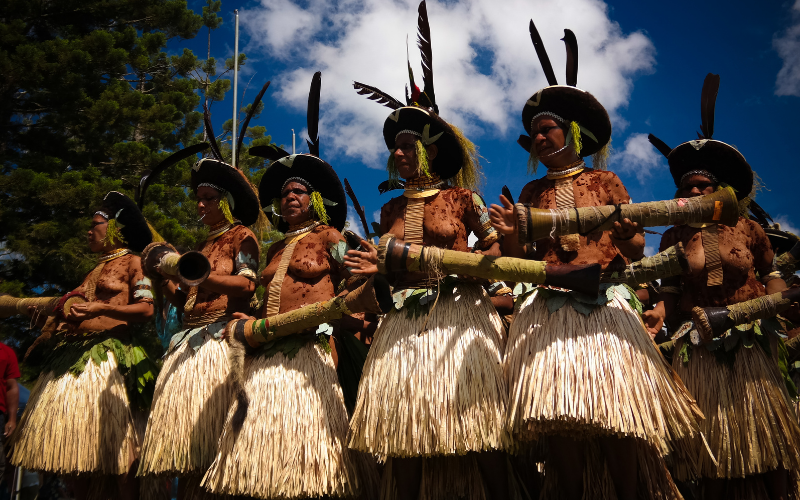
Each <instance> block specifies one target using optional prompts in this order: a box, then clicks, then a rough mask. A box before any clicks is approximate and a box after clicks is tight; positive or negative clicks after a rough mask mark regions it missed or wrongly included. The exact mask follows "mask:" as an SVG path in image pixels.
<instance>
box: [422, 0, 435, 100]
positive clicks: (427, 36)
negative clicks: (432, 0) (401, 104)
mask: <svg viewBox="0 0 800 500" xmlns="http://www.w3.org/2000/svg"><path fill="white" fill-rule="evenodd" d="M417 12H418V13H419V16H418V17H417V46H418V47H419V53H420V55H421V56H422V83H423V84H424V86H423V89H422V93H423V94H425V97H427V98H428V101H429V102H427V103H420V104H428V105H429V106H430V107H431V108H433V111H434V112H435V113H436V114H437V115H438V114H439V106H437V105H436V94H435V92H434V90H433V48H432V47H431V25H430V24H429V23H428V7H427V5H426V4H425V0H422V1H421V2H420V3H419V9H418V10H417Z"/></svg>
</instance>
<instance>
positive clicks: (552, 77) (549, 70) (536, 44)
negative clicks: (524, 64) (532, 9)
mask: <svg viewBox="0 0 800 500" xmlns="http://www.w3.org/2000/svg"><path fill="white" fill-rule="evenodd" d="M528 31H530V32H531V41H532V42H533V48H534V49H536V55H537V56H539V62H540V63H541V64H542V70H544V76H545V77H546V78H547V84H548V85H558V80H556V74H555V73H554V72H553V65H552V64H550V58H549V57H547V50H545V48H544V43H543V42H542V37H541V36H539V30H537V29H536V25H535V24H533V19H531V23H530V24H529V25H528Z"/></svg>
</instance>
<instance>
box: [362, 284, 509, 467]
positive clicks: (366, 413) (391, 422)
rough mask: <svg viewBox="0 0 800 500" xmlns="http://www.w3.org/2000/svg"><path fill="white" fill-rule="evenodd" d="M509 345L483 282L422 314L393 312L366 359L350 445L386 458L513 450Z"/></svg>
mask: <svg viewBox="0 0 800 500" xmlns="http://www.w3.org/2000/svg"><path fill="white" fill-rule="evenodd" d="M426 321H427V323H426ZM423 327H425V331H423ZM504 345H505V339H504V337H503V333H502V324H501V321H500V317H499V316H498V315H497V312H496V311H495V309H494V307H492V304H491V302H490V301H489V297H488V296H487V295H486V293H485V292H484V291H483V288H481V287H480V286H478V285H474V284H465V283H459V284H457V285H456V287H455V288H454V289H453V292H452V293H449V292H443V293H442V294H440V295H439V298H438V300H437V302H436V303H435V304H433V305H431V306H430V307H429V308H428V309H426V310H424V312H423V313H422V314H420V315H418V316H417V317H412V316H411V315H409V314H407V310H400V311H397V310H393V311H392V312H390V313H389V314H387V315H386V316H384V318H383V319H382V320H381V323H380V325H379V326H378V329H377V331H376V332H375V337H374V340H373V343H372V346H371V347H370V350H369V354H368V355H367V361H366V363H365V364H364V372H363V375H362V377H361V383H360V385H359V388H358V402H357V403H356V409H355V412H354V414H353V418H352V420H351V422H350V437H349V446H350V447H351V448H354V449H356V450H359V451H363V452H366V453H370V454H373V455H375V456H378V457H379V458H380V459H382V460H384V459H386V457H416V456H423V457H431V456H437V455H463V454H465V453H467V452H469V451H482V450H488V449H501V450H502V449H505V448H507V447H509V445H510V436H509V435H508V433H507V432H506V431H505V428H504V425H503V423H504V421H505V417H506V401H507V397H508V396H507V388H506V383H505V380H504V377H503V371H502V365H501V362H502V353H503V349H504Z"/></svg>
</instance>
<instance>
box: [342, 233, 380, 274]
mask: <svg viewBox="0 0 800 500" xmlns="http://www.w3.org/2000/svg"><path fill="white" fill-rule="evenodd" d="M361 248H366V249H367V251H366V252H359V251H358V250H348V251H347V255H345V256H344V265H345V266H347V267H349V268H350V273H351V274H377V273H378V249H377V248H375V246H374V245H373V244H372V243H370V242H369V241H367V240H361Z"/></svg>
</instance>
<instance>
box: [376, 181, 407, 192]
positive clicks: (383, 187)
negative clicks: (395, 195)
mask: <svg viewBox="0 0 800 500" xmlns="http://www.w3.org/2000/svg"><path fill="white" fill-rule="evenodd" d="M405 185H406V183H405V182H403V181H402V180H398V181H395V183H394V184H393V185H392V184H390V183H389V181H383V182H381V183H380V184H378V193H380V194H383V193H387V192H389V191H394V190H395V189H404V188H405Z"/></svg>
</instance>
